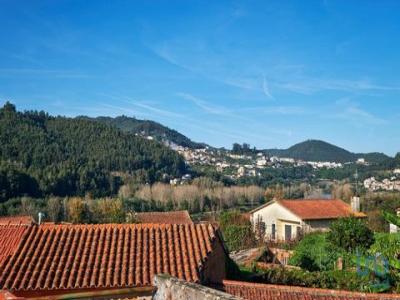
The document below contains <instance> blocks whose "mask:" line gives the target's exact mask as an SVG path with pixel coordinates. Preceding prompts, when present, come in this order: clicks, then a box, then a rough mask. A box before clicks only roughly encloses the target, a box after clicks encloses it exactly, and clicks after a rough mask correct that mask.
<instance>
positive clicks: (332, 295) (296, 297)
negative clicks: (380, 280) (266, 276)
mask: <svg viewBox="0 0 400 300" xmlns="http://www.w3.org/2000/svg"><path fill="white" fill-rule="evenodd" d="M223 290H224V291H225V292H227V293H229V294H231V295H234V296H236V297H241V298H243V299H248V300H287V299H290V300H361V299H364V300H384V299H387V300H389V299H400V295H396V294H369V293H356V292H348V291H339V290H327V289H316V288H303V287H296V286H286V285H272V284H260V283H250V282H242V281H230V280H224V281H223Z"/></svg>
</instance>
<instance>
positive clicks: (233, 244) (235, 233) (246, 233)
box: [223, 225, 254, 251]
mask: <svg viewBox="0 0 400 300" xmlns="http://www.w3.org/2000/svg"><path fill="white" fill-rule="evenodd" d="M223 236H224V239H225V243H226V245H227V246H228V249H229V250H230V251H237V250H241V249H245V248H248V247H249V246H251V245H252V243H253V242H254V239H253V231H252V228H251V225H229V226H226V227H225V230H224V231H223Z"/></svg>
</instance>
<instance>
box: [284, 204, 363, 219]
mask: <svg viewBox="0 0 400 300" xmlns="http://www.w3.org/2000/svg"><path fill="white" fill-rule="evenodd" d="M278 203H279V204H281V205H282V206H284V207H286V208H287V209H288V210H290V211H291V212H293V213H294V214H295V215H297V216H298V217H300V218H301V219H303V220H312V219H337V218H342V217H349V216H351V215H354V216H356V217H365V216H366V215H365V214H364V213H360V212H359V213H355V212H353V211H352V210H351V207H350V205H348V204H347V203H345V202H343V201H342V200H338V199H299V200H278Z"/></svg>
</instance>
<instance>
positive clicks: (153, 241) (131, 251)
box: [0, 224, 220, 291]
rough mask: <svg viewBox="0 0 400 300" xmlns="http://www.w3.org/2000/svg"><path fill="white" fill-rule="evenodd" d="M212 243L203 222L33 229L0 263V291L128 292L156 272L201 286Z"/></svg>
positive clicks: (215, 237) (213, 232)
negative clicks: (114, 289)
mask: <svg viewBox="0 0 400 300" xmlns="http://www.w3.org/2000/svg"><path fill="white" fill-rule="evenodd" d="M215 241H217V242H220V240H219V235H218V234H217V231H216V229H215V228H214V227H213V226H211V225H205V224H202V225H193V224H191V225H167V224H101V225H53V224H43V225H32V226H30V227H28V229H27V231H26V232H25V234H24V235H23V239H22V240H21V242H20V243H19V245H18V248H17V249H16V251H14V254H13V255H12V256H10V257H9V258H8V259H7V260H6V261H4V262H3V263H2V264H1V265H0V288H1V289H7V290H10V291H45V290H65V289H85V288H91V289H93V288H115V287H118V288H125V287H127V288H128V287H129V288H131V287H139V286H150V285H151V283H152V279H153V276H154V275H155V274H159V273H168V274H170V275H172V276H175V277H178V278H180V279H184V280H187V281H190V282H200V281H201V271H202V269H203V267H204V263H205V262H206V260H207V259H208V257H209V256H210V255H211V253H212V251H213V250H214V249H215V248H214V247H215V246H216V244H215Z"/></svg>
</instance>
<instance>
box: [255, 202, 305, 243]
mask: <svg viewBox="0 0 400 300" xmlns="http://www.w3.org/2000/svg"><path fill="white" fill-rule="evenodd" d="M258 218H261V221H262V222H264V223H265V227H266V232H265V238H266V239H271V237H272V224H275V228H276V237H275V238H276V239H279V240H283V239H284V238H285V225H290V226H292V238H295V237H296V232H297V227H298V226H302V225H303V222H302V220H301V219H300V218H299V217H297V216H296V215H295V214H293V213H292V212H291V211H289V210H288V209H286V208H285V207H283V206H281V205H280V204H278V203H277V202H272V203H271V204H269V205H267V206H265V207H263V208H261V209H259V210H257V211H255V212H254V213H253V214H252V216H251V221H252V223H253V225H254V226H255V225H256V222H257V219H258Z"/></svg>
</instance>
